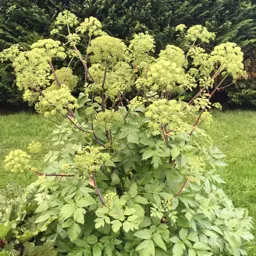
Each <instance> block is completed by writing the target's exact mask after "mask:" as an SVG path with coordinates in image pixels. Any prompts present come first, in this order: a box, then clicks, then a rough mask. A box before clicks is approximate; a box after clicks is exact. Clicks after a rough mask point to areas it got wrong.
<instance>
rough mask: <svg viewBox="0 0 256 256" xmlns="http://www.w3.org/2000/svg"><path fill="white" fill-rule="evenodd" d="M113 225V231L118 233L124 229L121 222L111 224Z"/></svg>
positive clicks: (115, 221) (114, 221)
mask: <svg viewBox="0 0 256 256" xmlns="http://www.w3.org/2000/svg"><path fill="white" fill-rule="evenodd" d="M111 224H112V230H113V231H114V232H115V233H116V232H118V231H119V230H120V228H121V227H122V223H121V222H120V221H119V220H113V221H112V222H111Z"/></svg>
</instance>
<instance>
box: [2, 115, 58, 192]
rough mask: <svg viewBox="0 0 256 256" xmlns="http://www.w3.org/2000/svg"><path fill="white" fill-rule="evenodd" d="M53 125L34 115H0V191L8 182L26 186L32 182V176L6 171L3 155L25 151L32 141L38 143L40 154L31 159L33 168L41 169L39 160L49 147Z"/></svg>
mask: <svg viewBox="0 0 256 256" xmlns="http://www.w3.org/2000/svg"><path fill="white" fill-rule="evenodd" d="M53 127H54V125H53V123H52V122H51V121H48V120H46V119H45V118H43V117H41V116H39V115H36V114H27V113H18V114H10V115H0V189H1V188H3V187H4V186H5V185H6V184H7V183H8V182H18V183H19V184H21V185H26V184H28V183H29V182H31V181H32V180H33V178H35V177H34V175H33V174H27V175H26V176H24V175H17V174H14V173H10V172H8V171H6V170H5V169H4V167H3V161H4V158H5V155H7V154H8V153H9V152H10V151H11V150H13V149H22V150H27V145H28V144H29V143H30V142H31V141H32V140H35V141H40V142H41V143H42V146H43V150H42V153H41V154H39V155H36V156H34V157H33V159H32V160H33V166H35V167H38V168H40V167H42V161H41V159H42V158H43V156H44V155H45V153H46V152H47V148H48V147H49V145H50V142H49V137H50V135H51V132H52V129H53Z"/></svg>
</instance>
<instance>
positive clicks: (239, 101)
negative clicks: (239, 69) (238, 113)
mask: <svg viewBox="0 0 256 256" xmlns="http://www.w3.org/2000/svg"><path fill="white" fill-rule="evenodd" d="M245 69H246V71H247V74H246V75H245V77H241V78H240V79H239V80H238V81H237V86H236V88H230V90H229V91H228V96H229V98H230V102H231V103H232V104H235V105H236V106H239V107H245V108H255V107H256V54H255V52H251V55H250V58H248V59H247V60H246V61H245Z"/></svg>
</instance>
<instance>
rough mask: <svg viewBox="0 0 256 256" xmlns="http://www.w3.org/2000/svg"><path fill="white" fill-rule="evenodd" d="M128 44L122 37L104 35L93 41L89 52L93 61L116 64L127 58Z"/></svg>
mask: <svg viewBox="0 0 256 256" xmlns="http://www.w3.org/2000/svg"><path fill="white" fill-rule="evenodd" d="M125 51H126V45H125V44H124V43H123V42H122V40H121V39H118V38H115V37H112V36H108V35H104V36H99V37H97V38H95V39H94V40H92V41H91V45H90V46H89V47H88V51H87V52H88V54H90V55H91V56H90V60H91V62H92V63H103V64H105V65H106V64H115V63H117V62H118V61H121V60H123V59H124V58H125Z"/></svg>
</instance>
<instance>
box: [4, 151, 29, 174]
mask: <svg viewBox="0 0 256 256" xmlns="http://www.w3.org/2000/svg"><path fill="white" fill-rule="evenodd" d="M30 158H31V156H30V155H28V154H27V153H26V152H24V151H22V150H20V149H16V150H13V151H11V152H10V153H9V155H7V156H6V158H5V161H4V164H5V168H6V169H8V170H9V171H11V172H17V173H18V172H19V173H23V172H25V171H27V170H28V169H29V168H30Z"/></svg>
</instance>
